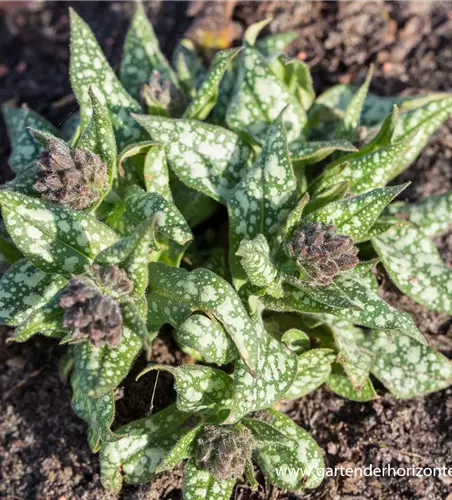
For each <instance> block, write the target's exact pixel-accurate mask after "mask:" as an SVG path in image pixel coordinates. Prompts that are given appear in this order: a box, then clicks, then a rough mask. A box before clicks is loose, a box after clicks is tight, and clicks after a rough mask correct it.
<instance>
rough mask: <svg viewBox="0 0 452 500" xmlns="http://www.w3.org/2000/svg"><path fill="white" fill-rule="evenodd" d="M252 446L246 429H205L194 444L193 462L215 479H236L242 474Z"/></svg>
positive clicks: (221, 426) (232, 427)
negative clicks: (195, 444)
mask: <svg viewBox="0 0 452 500" xmlns="http://www.w3.org/2000/svg"><path fill="white" fill-rule="evenodd" d="M253 446H254V442H253V437H252V433H251V431H250V430H249V429H248V428H246V427H240V428H239V427H235V426H232V425H206V426H205V427H204V429H203V430H202V432H201V434H200V436H199V437H198V440H197V446H196V462H197V464H198V465H199V467H201V468H203V469H206V470H208V471H209V472H210V473H211V474H212V475H214V476H215V477H216V478H217V479H220V480H226V479H236V478H238V477H240V476H241V475H242V474H243V472H244V471H245V466H246V464H247V462H248V461H249V460H250V459H251V455H252V452H253Z"/></svg>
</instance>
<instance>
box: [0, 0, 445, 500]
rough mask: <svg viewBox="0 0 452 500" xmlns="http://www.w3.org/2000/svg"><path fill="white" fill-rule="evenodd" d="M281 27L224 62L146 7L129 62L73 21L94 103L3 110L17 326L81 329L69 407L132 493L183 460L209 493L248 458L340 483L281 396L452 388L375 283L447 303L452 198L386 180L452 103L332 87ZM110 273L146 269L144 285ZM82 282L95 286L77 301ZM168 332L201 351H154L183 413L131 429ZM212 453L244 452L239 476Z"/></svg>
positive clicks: (19, 336) (12, 314)
mask: <svg viewBox="0 0 452 500" xmlns="http://www.w3.org/2000/svg"><path fill="white" fill-rule="evenodd" d="M267 23H268V20H266V21H264V22H261V23H257V24H256V25H253V26H251V27H250V28H248V30H247V31H246V33H245V35H244V40H243V44H242V47H237V48H232V49H226V50H222V51H219V52H217V54H216V56H215V57H214V59H213V60H212V63H211V65H210V66H209V67H208V68H207V67H206V64H205V61H204V60H203V59H202V57H201V56H200V55H199V54H198V52H197V49H196V47H195V45H194V44H193V43H191V42H190V41H188V40H182V41H181V42H180V43H179V44H178V46H177V47H176V50H175V53H174V54H173V57H172V58H171V61H172V64H170V63H169V61H168V60H167V59H166V57H165V56H164V55H163V54H162V52H161V51H160V49H159V45H158V40H157V38H156V36H155V34H154V31H153V29H152V26H151V24H150V23H149V21H148V20H147V18H146V16H145V13H144V9H143V6H142V5H141V4H137V10H136V14H135V16H134V18H133V21H132V24H131V27H130V29H129V31H128V34H127V37H126V42H125V46H124V56H123V60H122V62H121V66H120V72H119V77H118V76H117V75H116V73H115V72H114V71H113V69H112V68H111V67H110V65H109V63H108V62H107V60H106V58H105V57H104V55H103V54H102V52H101V50H100V47H99V45H98V43H97V41H96V40H95V38H94V35H93V33H92V32H91V30H90V28H89V27H88V26H87V25H86V24H85V23H84V21H83V20H81V19H80V18H79V17H78V16H77V14H75V13H74V12H72V13H71V31H72V36H71V82H72V86H73V90H74V94H75V96H76V98H77V100H78V103H79V105H80V112H79V113H77V114H75V118H72V119H71V120H70V121H69V122H68V123H65V124H63V127H62V128H61V130H57V129H56V127H54V126H53V125H51V124H50V123H49V122H48V121H47V120H45V119H44V118H42V117H40V116H39V115H37V114H36V113H34V112H33V111H31V110H29V109H27V108H19V109H15V108H10V107H5V108H4V117H5V121H6V123H7V126H8V133H9V137H10V140H11V145H12V154H11V158H10V164H11V167H12V169H13V170H14V172H15V173H16V177H15V178H14V179H13V180H12V181H10V182H9V183H7V184H6V185H4V186H2V189H1V190H0V205H1V209H2V216H3V220H4V223H5V228H6V232H5V234H4V235H2V236H1V237H0V251H1V252H2V253H3V254H4V255H5V257H6V259H7V261H8V263H9V264H12V265H11V267H10V269H9V270H8V272H7V273H6V274H5V275H4V276H3V278H2V280H1V281H0V320H1V321H2V322H3V323H5V324H7V325H10V326H13V327H15V331H14V334H13V338H14V339H15V340H17V341H23V340H26V339H28V338H30V337H31V336H32V335H34V334H35V333H42V334H44V335H47V336H50V337H55V338H56V339H60V340H61V341H63V342H64V343H69V346H68V352H67V355H66V356H65V357H64V358H63V361H62V372H63V373H64V374H65V375H66V376H68V375H69V374H71V384H72V387H73V408H74V410H75V412H76V413H77V414H78V415H79V416H80V417H81V418H83V419H84V420H85V421H86V422H87V424H88V436H89V442H90V445H91V447H92V449H93V450H94V451H99V450H100V451H101V462H102V477H103V482H104V484H105V485H106V486H107V487H109V488H112V489H114V490H119V489H120V487H121V483H122V475H123V474H125V480H126V481H127V482H129V483H132V484H138V483H141V482H147V481H150V480H152V478H153V477H154V476H155V474H157V473H159V472H160V471H163V470H166V469H169V468H171V467H173V466H174V465H176V464H177V463H178V462H179V461H180V460H183V459H187V460H188V464H187V472H186V483H185V496H186V498H190V499H196V500H198V499H199V500H200V499H204V498H229V495H230V494H231V490H232V487H233V485H234V484H235V482H236V481H240V480H242V476H245V478H247V479H248V480H250V481H251V482H253V481H254V479H253V477H252V470H251V467H250V460H253V461H254V462H255V463H256V464H257V465H258V466H259V467H260V469H261V470H262V472H263V473H264V475H266V477H267V478H268V479H269V480H270V481H271V482H273V483H274V484H277V485H279V486H281V487H282V488H286V489H297V488H301V487H308V488H309V487H315V486H316V485H317V484H318V483H319V482H320V480H321V478H318V477H314V475H308V477H305V478H301V477H298V476H297V477H295V476H292V475H291V473H290V470H291V469H290V467H295V468H296V467H301V468H303V470H305V471H306V470H311V471H313V470H315V469H316V468H317V467H322V463H323V462H322V458H321V454H320V452H319V450H318V447H317V445H316V444H315V442H314V441H313V440H312V438H311V437H310V436H309V435H308V434H307V433H306V432H305V431H303V430H302V429H300V428H299V427H297V426H296V425H295V424H294V423H292V422H291V421H290V420H289V419H288V418H287V417H285V416H284V415H282V414H280V413H278V412H276V411H275V410H273V409H271V408H272V406H273V405H275V404H276V403H277V402H278V401H279V400H284V399H293V398H298V397H302V396H304V395H306V394H308V393H309V392H311V391H313V390H314V389H316V388H318V387H320V386H321V385H323V384H326V386H327V387H328V388H329V389H331V390H332V391H334V392H336V393H337V394H340V395H341V396H343V397H346V398H349V399H352V400H356V401H367V400H370V399H373V398H375V397H377V393H376V390H375V388H374V386H373V383H372V380H373V378H376V379H378V380H380V381H381V382H382V383H383V384H384V385H385V386H386V387H387V388H388V389H389V390H390V391H391V392H392V393H393V394H394V395H395V396H397V397H401V398H407V397H411V396H413V395H415V394H423V393H428V392H432V391H435V390H439V389H441V388H444V387H446V386H448V385H449V384H450V382H451V380H452V370H451V364H450V362H449V360H448V359H447V358H445V357H444V356H443V355H442V354H440V353H438V352H436V351H435V350H434V349H432V348H431V347H430V346H428V345H427V343H426V341H425V339H424V337H423V335H422V333H421V332H419V330H418V329H417V327H416V325H415V323H414V322H413V320H412V318H411V317H410V316H409V315H408V314H406V313H404V312H402V311H399V310H397V309H396V308H394V307H392V306H390V305H389V304H387V303H386V302H385V301H384V300H382V299H381V298H380V296H379V294H378V282H377V280H376V278H375V275H374V274H373V273H372V269H373V268H374V267H375V266H376V265H377V264H378V263H379V262H380V263H381V265H383V266H384V268H385V269H386V271H387V273H388V274H389V276H390V278H391V279H392V280H393V281H394V283H395V284H396V285H397V286H398V287H399V288H400V290H402V291H403V292H404V293H406V294H407V295H409V296H410V297H412V298H413V299H414V300H416V301H418V302H419V303H421V304H424V305H425V306H427V307H429V308H431V309H433V310H437V311H441V312H446V313H447V312H448V313H450V312H451V310H452V309H451V299H450V297H451V296H452V294H451V292H452V277H451V271H450V269H448V268H447V267H446V265H445V264H444V262H443V261H442V259H441V257H440V255H439V253H438V251H437V249H436V247H435V246H434V244H433V242H432V237H433V236H435V235H437V234H438V233H439V232H441V231H444V230H445V229H447V228H448V227H449V225H450V223H451V213H452V210H451V194H450V193H444V194H441V195H437V196H433V197H430V198H427V199H425V200H421V201H420V202H418V203H414V204H408V203H404V202H403V201H400V199H399V200H398V201H395V202H394V200H395V199H396V198H397V197H399V198H400V194H401V193H402V192H403V189H404V188H405V187H406V185H389V186H387V184H388V183H390V182H391V181H392V180H393V179H395V178H396V177H397V175H398V174H399V173H400V172H402V171H403V170H404V169H405V168H407V167H408V166H409V165H410V164H411V162H412V161H414V160H415V158H416V157H417V155H418V154H419V152H420V151H421V149H422V147H423V146H424V145H425V143H426V142H427V140H428V137H429V135H430V134H431V133H432V132H434V130H436V129H437V128H438V127H439V125H440V124H441V123H442V122H443V121H445V120H446V118H447V116H448V115H449V114H450V113H451V110H452V97H451V96H450V95H449V94H433V95H428V96H413V97H404V98H398V97H385V98H382V97H379V96H376V95H373V94H372V93H370V92H369V87H370V84H371V76H372V70H371V71H370V72H369V74H368V76H367V78H366V80H365V81H364V83H363V84H362V86H361V87H359V88H355V87H353V86H350V85H337V86H334V87H332V88H331V89H329V90H328V91H326V92H324V93H323V94H321V95H319V96H316V95H315V92H314V87H313V82H312V78H311V75H310V73H309V68H308V66H307V65H306V64H305V63H304V62H302V61H300V60H291V59H289V58H288V57H287V56H286V55H284V54H283V53H282V52H283V49H284V48H285V47H286V46H287V45H288V44H289V43H290V42H291V40H293V38H294V34H290V33H289V34H288V33H282V34H273V35H269V36H267V37H262V38H258V37H259V33H260V31H261V30H262V29H263V28H264V26H265V25H266V24H267ZM201 52H202V50H201ZM30 129H32V130H30ZM118 151H119V153H118ZM82 157H83V159H85V160H87V161H80V158H82ZM40 158H41V159H40ZM38 162H40V166H39V165H38ZM85 164H86V165H85ZM222 206H223V207H224V208H222ZM226 213H227V216H226ZM201 223H202V224H201ZM225 228H228V230H226V229H225ZM192 229H193V230H194V231H193V233H194V234H195V235H196V236H195V240H196V241H195V243H196V244H194V245H192V246H191V247H190V251H189V252H187V248H188V246H189V244H190V242H191V240H192V231H191V230H192ZM227 231H228V234H226V232H227ZM209 234H210V235H211V234H215V235H216V236H215V237H214V238H212V237H211V236H210V237H209ZM207 241H209V243H208V246H207V245H206V246H205V248H203V245H204V242H207ZM227 253H228V254H229V256H228V261H227V262H226V259H225V255H226V254H227ZM111 266H114V267H111ZM108 269H110V270H111V269H117V270H118V271H115V272H116V273H119V275H121V276H124V275H125V276H126V277H127V280H130V282H131V283H132V286H127V287H126V289H127V293H120V292H121V290H124V288H123V287H122V286H116V285H118V283H117V281H115V280H111V279H110V278H111V277H112V276H110V275H109V274H108V272H106V270H108ZM122 273H124V274H122ZM74 276H78V278H74ZM80 276H82V278H80ZM117 276H118V274H117ZM74 279H79V280H81V281H82V282H83V283H84V284H85V285H86V284H88V285H89V286H88V289H89V291H88V290H87V289H86V288H83V287H82V291H83V293H82V295H81V296H78V299H80V300H78V301H73V302H74V304H72V305H71V306H69V307H67V308H66V309H65V308H64V307H62V306H61V304H62V302H61V297H62V295H63V294H65V292H64V290H66V291H67V290H68V286H69V291H70V293H75V291H76V290H78V289H77V288H76V290H74V289H73V285H74V283H72V285H68V283H70V282H71V280H74ZM122 283H123V285H124V283H126V281H123V282H122ZM85 292H86V293H85ZM66 295H67V294H66ZM69 295H70V294H69ZM70 297H73V295H70ZM71 300H72V299H71ZM112 302H114V304H115V306H113V305H112ZM65 303H66V302H65V301H64V300H63V305H64V304H65ZM99 304H104V305H105V304H107V305H109V307H110V308H108V307H107V313H108V314H104V313H105V311H104V310H102V311H103V312H102V311H101V310H100V309H99V310H98V309H97V306H98V305H99ZM66 305H68V304H67V303H66ZM74 305H75V307H78V308H79V309H77V311H76V312H72V313H71V314H69V319H68V320H67V321H65V320H64V315H65V311H66V313H67V312H68V310H69V309H70V308H71V307H72V306H74ZM111 311H114V314H113V315H112V317H113V319H114V321H113V319H112V322H111V323H109V318H110V314H109V313H110V312H111ZM101 312H102V314H101ZM118 315H120V318H121V320H120V321H119V320H118V318H119V316H118ZM96 322H97V323H96ZM82 324H83V325H82ZM107 324H108V328H107V327H106V325H107ZM168 324H169V325H171V327H172V331H173V334H174V337H175V340H176V342H177V343H178V345H179V346H180V347H181V348H182V349H184V350H185V351H186V352H189V353H191V354H193V355H194V358H195V359H196V360H197V361H199V362H198V363H197V364H195V365H182V366H180V367H170V366H160V365H152V366H151V367H150V368H149V370H151V369H152V370H160V371H165V372H169V373H170V374H171V375H172V376H174V379H175V388H176V393H177V398H176V403H175V405H172V406H170V407H168V408H167V409H165V410H163V411H161V412H158V413H156V414H155V415H152V416H150V417H146V418H144V419H141V420H138V421H136V422H131V423H130V424H128V425H127V426H124V427H121V428H119V429H116V430H114V431H112V430H111V428H112V427H114V423H113V420H114V413H115V410H114V405H115V403H114V394H113V390H114V389H115V388H116V387H117V386H118V385H119V384H120V383H121V381H122V379H123V378H124V377H125V376H126V375H127V373H128V372H129V370H130V368H131V366H132V364H133V361H134V359H135V358H136V356H137V355H138V353H139V352H140V351H141V350H142V349H143V348H149V344H150V343H151V342H152V341H153V339H154V338H155V336H156V335H157V334H158V332H159V329H160V327H161V326H162V325H168ZM77 325H79V326H77ZM76 328H78V329H79V331H77V332H76V331H75V330H76ZM119 332H120V333H121V335H118V333H119ZM109 334H112V336H111V335H110V337H109ZM74 337H78V338H74ZM118 339H119V342H118ZM75 340H77V342H74V341H75ZM269 408H270V409H269ZM262 412H263V413H262ZM237 436H241V441H243V443H244V444H246V446H242V447H241V446H239V444H238V442H237V439H236V437H237ZM206 443H207V444H206ZM208 443H211V445H208ZM212 443H213V445H212ZM217 444H218V446H217ZM204 446H207V449H204ZM209 446H210V448H209ZM217 447H218V448H219V449H223V448H224V449H233V450H234V451H235V452H237V453H238V454H239V455H240V456H241V457H242V458H243V460H238V461H234V460H232V459H231V460H229V461H227V462H226V466H227V467H226V469H222V468H221V467H219V466H218V463H219V461H218V457H217V456H216V455H215V453H214V451H215V448H217ZM250 452H251V459H250ZM286 466H287V467H289V469H287V468H286V469H285V467H286ZM228 467H229V468H228ZM277 468H279V470H280V472H281V471H282V470H283V469H284V470H285V471H286V474H284V473H282V475H277V474H276V472H275V471H276V469H277ZM220 469H221V470H220ZM242 469H243V470H242ZM229 473H231V474H229Z"/></svg>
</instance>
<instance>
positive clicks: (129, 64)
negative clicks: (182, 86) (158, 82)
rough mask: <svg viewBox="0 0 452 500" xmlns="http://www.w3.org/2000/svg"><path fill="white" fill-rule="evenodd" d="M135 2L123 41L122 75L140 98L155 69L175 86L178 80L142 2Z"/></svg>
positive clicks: (125, 83) (124, 80)
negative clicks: (142, 89)
mask: <svg viewBox="0 0 452 500" xmlns="http://www.w3.org/2000/svg"><path fill="white" fill-rule="evenodd" d="M135 5H136V10H135V15H134V16H133V19H132V23H131V25H130V28H129V31H128V32H127V35H126V41H125V43H124V55H123V58H122V61H121V67H120V77H121V82H122V84H123V85H124V87H125V88H126V89H127V91H128V92H129V94H130V95H132V96H133V97H135V98H136V99H139V97H140V90H141V87H142V86H143V85H144V84H145V83H146V82H147V81H148V80H149V79H150V78H151V75H152V72H153V71H158V72H159V73H160V74H161V75H162V77H163V79H164V80H170V81H171V82H173V84H174V85H178V81H177V77H176V75H175V73H174V71H173V70H172V68H171V66H170V65H169V63H168V61H167V60H166V57H165V56H164V55H163V53H162V51H161V50H160V46H159V42H158V39H157V37H156V36H155V33H154V29H153V28H152V24H151V23H150V22H149V20H148V18H147V16H146V12H145V11H144V7H143V4H142V3H141V2H136V4H135Z"/></svg>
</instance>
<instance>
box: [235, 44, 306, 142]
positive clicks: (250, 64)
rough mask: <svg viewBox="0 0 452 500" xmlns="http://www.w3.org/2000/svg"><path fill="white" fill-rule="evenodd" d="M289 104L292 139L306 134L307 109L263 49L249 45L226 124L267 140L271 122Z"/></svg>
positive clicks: (288, 124)
mask: <svg viewBox="0 0 452 500" xmlns="http://www.w3.org/2000/svg"><path fill="white" fill-rule="evenodd" d="M286 107H287V110H286V112H285V113H284V125H285V127H286V129H287V137H288V140H289V142H290V141H293V140H296V139H299V138H300V136H302V135H303V133H304V127H305V125H306V122H307V116H306V112H305V110H304V109H303V106H302V105H301V104H300V102H299V101H298V99H297V98H296V97H294V96H293V95H292V94H291V92H290V91H289V89H288V88H287V87H286V86H285V85H284V83H283V82H281V81H280V80H279V78H278V77H277V76H276V75H275V73H273V71H272V70H271V69H270V67H269V65H268V63H267V62H266V61H265V59H264V57H263V56H262V55H261V54H260V53H259V51H258V50H257V49H255V48H254V47H252V46H250V45H248V44H245V48H244V49H243V52H242V55H241V66H240V71H239V75H238V78H237V82H236V86H235V89H234V93H233V96H232V99H231V102H230V103H229V107H228V110H227V114H226V123H227V124H228V126H229V127H230V128H231V129H232V130H236V131H238V132H239V131H245V132H248V133H249V134H251V135H252V136H253V137H255V138H257V139H259V140H264V139H265V137H266V135H267V133H268V129H269V128H270V126H271V124H272V123H273V122H274V121H275V120H276V119H277V118H278V116H279V115H280V113H281V111H282V110H283V109H285V108H286Z"/></svg>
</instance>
